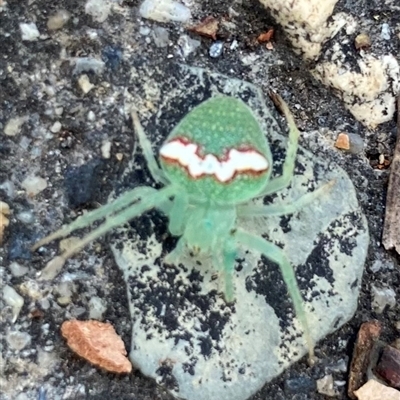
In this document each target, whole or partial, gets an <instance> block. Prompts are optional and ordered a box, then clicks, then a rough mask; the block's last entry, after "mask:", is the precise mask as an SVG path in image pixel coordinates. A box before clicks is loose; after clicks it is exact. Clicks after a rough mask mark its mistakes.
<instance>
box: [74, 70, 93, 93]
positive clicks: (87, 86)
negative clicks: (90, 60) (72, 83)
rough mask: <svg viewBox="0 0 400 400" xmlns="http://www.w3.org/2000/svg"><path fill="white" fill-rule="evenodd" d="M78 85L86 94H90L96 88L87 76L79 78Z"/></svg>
mask: <svg viewBox="0 0 400 400" xmlns="http://www.w3.org/2000/svg"><path fill="white" fill-rule="evenodd" d="M78 84H79V87H80V88H81V90H82V92H83V93H85V94H87V93H89V92H90V91H91V90H92V89H93V88H94V85H92V84H91V83H90V80H89V77H88V76H87V75H86V74H84V75H81V76H80V77H79V79H78Z"/></svg>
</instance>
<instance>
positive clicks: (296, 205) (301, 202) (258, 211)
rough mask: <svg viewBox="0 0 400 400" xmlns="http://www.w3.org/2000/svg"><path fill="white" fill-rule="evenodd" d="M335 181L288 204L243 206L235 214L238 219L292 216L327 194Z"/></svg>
mask: <svg viewBox="0 0 400 400" xmlns="http://www.w3.org/2000/svg"><path fill="white" fill-rule="evenodd" d="M335 183H336V181H335V180H332V181H329V182H328V183H326V184H325V185H323V186H321V187H320V188H318V189H316V190H314V191H313V192H310V193H306V194H305V195H303V196H301V197H300V198H298V199H296V200H295V201H294V202H293V203H290V204H279V205H275V204H270V205H269V204H268V205H261V206H258V205H254V204H244V205H241V206H238V208H237V213H238V217H262V216H265V217H267V216H273V215H276V216H279V215H288V214H294V213H296V212H298V211H300V210H301V209H302V208H304V207H306V206H308V205H310V204H311V203H312V202H313V201H314V200H316V199H317V198H318V197H320V196H322V195H324V194H325V193H327V192H328V191H329V190H331V188H332V187H333V186H334V185H335Z"/></svg>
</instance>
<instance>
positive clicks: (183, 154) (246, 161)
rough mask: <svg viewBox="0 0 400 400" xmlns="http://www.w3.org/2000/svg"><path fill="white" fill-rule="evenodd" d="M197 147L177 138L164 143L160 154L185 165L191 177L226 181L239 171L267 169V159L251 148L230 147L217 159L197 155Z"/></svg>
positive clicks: (209, 155)
mask: <svg viewBox="0 0 400 400" xmlns="http://www.w3.org/2000/svg"><path fill="white" fill-rule="evenodd" d="M198 148H199V146H198V145H197V144H194V143H189V142H187V141H186V140H182V139H179V138H178V139H174V140H172V141H170V142H168V143H165V144H164V145H163V146H162V147H161V149H160V155H161V157H163V158H166V159H168V160H171V161H176V162H177V163H178V164H179V165H181V166H182V167H185V168H186V169H187V171H188V173H189V175H190V176H191V177H193V178H199V177H201V176H203V175H214V176H215V177H216V178H217V180H218V181H220V182H228V181H230V180H231V179H232V178H233V177H234V176H235V175H236V174H237V173H240V172H263V171H266V170H267V169H268V161H267V159H266V158H265V157H264V156H263V155H262V154H260V153H259V152H257V151H255V150H252V149H249V150H237V149H230V150H229V151H228V153H227V155H226V156H225V157H224V159H222V160H219V159H218V158H217V157H216V156H215V155H214V154H206V155H205V156H204V157H201V156H199V155H198Z"/></svg>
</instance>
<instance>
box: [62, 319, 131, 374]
mask: <svg viewBox="0 0 400 400" xmlns="http://www.w3.org/2000/svg"><path fill="white" fill-rule="evenodd" d="M61 333H62V335H63V337H64V338H65V339H67V344H68V346H69V347H70V348H71V349H72V350H73V351H74V352H75V353H77V354H78V355H80V356H81V357H83V358H84V359H86V360H88V361H89V362H90V363H92V364H94V365H97V366H99V367H101V368H104V369H105V370H107V371H110V372H116V373H129V372H131V371H132V364H131V363H130V361H129V360H128V358H127V357H126V354H127V353H126V350H125V345H124V342H123V341H122V339H121V338H120V337H119V336H118V335H117V333H116V332H115V329H114V327H113V326H112V325H111V324H110V323H108V322H107V323H104V322H99V321H93V320H92V321H77V320H72V321H65V322H64V323H63V324H62V326H61Z"/></svg>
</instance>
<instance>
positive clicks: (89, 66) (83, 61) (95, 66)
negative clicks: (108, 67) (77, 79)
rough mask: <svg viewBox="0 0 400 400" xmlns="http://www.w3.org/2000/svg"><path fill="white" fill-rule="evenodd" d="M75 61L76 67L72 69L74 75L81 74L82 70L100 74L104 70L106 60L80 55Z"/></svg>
mask: <svg viewBox="0 0 400 400" xmlns="http://www.w3.org/2000/svg"><path fill="white" fill-rule="evenodd" d="M73 61H74V62H75V68H74V70H73V71H72V73H73V75H80V74H82V72H93V73H94V74H96V75H100V74H102V73H103V71H104V67H105V62H104V61H102V60H97V59H96V58H92V57H79V58H76V59H74V60H73Z"/></svg>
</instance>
